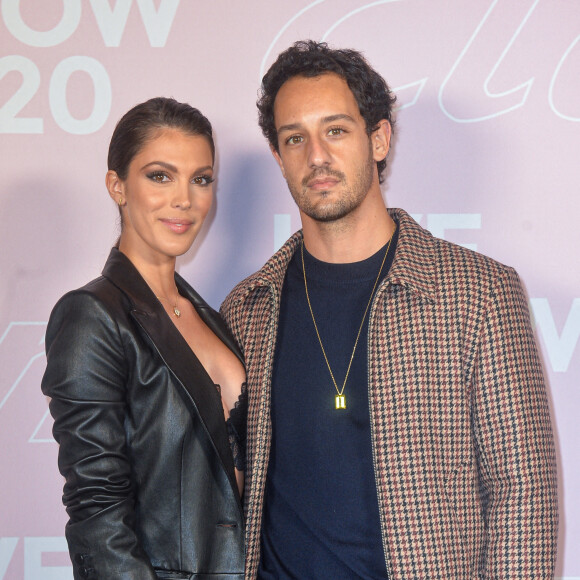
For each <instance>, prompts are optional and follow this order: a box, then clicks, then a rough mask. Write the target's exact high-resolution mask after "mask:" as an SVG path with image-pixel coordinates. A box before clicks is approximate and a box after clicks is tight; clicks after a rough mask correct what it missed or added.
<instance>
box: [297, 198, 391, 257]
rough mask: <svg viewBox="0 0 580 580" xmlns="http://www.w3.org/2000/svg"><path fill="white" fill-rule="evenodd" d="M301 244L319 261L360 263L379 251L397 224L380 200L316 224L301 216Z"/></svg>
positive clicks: (314, 221)
mask: <svg viewBox="0 0 580 580" xmlns="http://www.w3.org/2000/svg"><path fill="white" fill-rule="evenodd" d="M301 217H302V229H303V231H304V244H305V246H306V248H307V250H308V251H309V252H310V254H312V255H313V256H314V257H315V258H317V259H318V260H321V261H323V262H329V263H336V264H347V263H352V262H360V261H361V260H365V259H367V258H369V257H370V256H372V255H373V254H375V253H376V252H378V251H379V250H380V249H381V248H382V247H383V246H384V245H385V244H386V243H387V242H388V241H389V239H390V238H391V236H392V235H393V232H394V231H395V228H396V224H395V222H394V221H393V219H392V218H391V216H390V215H389V213H388V212H387V208H386V207H385V205H384V202H383V201H382V197H381V198H380V204H379V203H373V204H367V205H366V207H364V208H363V207H362V206H361V208H358V209H357V210H356V211H355V212H353V213H351V214H349V215H348V216H346V217H345V218H343V219H341V220H337V221H334V222H319V221H316V220H313V219H311V218H309V217H308V216H305V215H302V216H301Z"/></svg>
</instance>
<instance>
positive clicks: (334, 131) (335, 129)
mask: <svg viewBox="0 0 580 580" xmlns="http://www.w3.org/2000/svg"><path fill="white" fill-rule="evenodd" d="M343 133H344V129H342V128H341V127H332V128H331V129H329V131H328V134H329V135H334V136H338V135H342V134H343Z"/></svg>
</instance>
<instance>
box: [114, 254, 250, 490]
mask: <svg viewBox="0 0 580 580" xmlns="http://www.w3.org/2000/svg"><path fill="white" fill-rule="evenodd" d="M103 276H105V277H106V278H108V279H109V280H111V282H113V283H114V284H115V285H116V286H117V287H118V288H119V289H120V290H121V291H122V292H123V293H124V294H125V295H126V296H127V297H128V299H129V300H130V301H131V303H132V305H133V308H132V310H131V312H130V314H131V316H132V317H133V318H134V319H135V320H136V321H137V323H138V325H139V326H140V328H141V329H142V330H143V332H144V333H145V334H146V336H147V337H148V338H149V340H150V342H151V343H152V344H153V346H154V347H155V349H156V350H157V352H158V353H159V355H160V357H161V358H162V359H163V361H164V363H165V364H166V365H167V367H168V369H169V370H170V371H171V373H172V374H173V375H174V376H175V378H176V379H177V381H176V382H177V384H178V385H179V386H180V387H181V388H182V393H183V394H184V395H185V399H186V402H187V403H188V405H187V406H188V408H189V409H190V412H192V414H193V415H194V416H195V417H194V418H196V419H197V418H199V420H201V422H202V424H203V425H204V427H205V429H206V431H207V433H208V435H209V437H210V440H211V442H212V445H213V447H214V448H215V450H216V453H217V455H218V457H219V458H220V460H221V463H222V465H223V468H224V470H225V471H226V473H227V475H228V479H229V480H230V484H231V486H232V488H233V489H234V491H235V495H236V497H238V495H239V494H238V488H237V483H236V478H235V473H234V465H233V458H232V453H231V449H230V446H229V441H228V435H227V430H226V427H225V421H224V415H223V409H222V405H221V400H220V398H219V396H218V392H217V389H216V387H215V385H214V384H213V382H212V380H211V378H210V377H209V375H208V374H207V372H206V370H205V369H204V367H203V366H202V364H201V363H200V362H199V360H198V359H197V357H196V356H195V354H194V353H193V352H192V350H191V349H190V348H189V345H188V344H187V342H186V341H185V339H184V338H183V337H182V336H181V334H180V333H179V331H178V330H177V328H175V326H174V325H173V323H172V322H171V320H170V319H169V318H168V316H167V314H166V312H165V310H164V309H163V307H162V306H161V304H160V303H159V301H158V300H157V299H156V298H155V295H154V294H153V292H152V291H151V289H150V288H149V286H148V285H147V283H146V282H145V280H144V279H143V278H142V277H141V275H140V274H139V272H138V270H137V269H136V268H135V266H133V264H132V262H131V261H130V260H129V259H128V258H127V257H126V256H125V255H124V254H123V253H122V252H120V251H119V250H117V249H116V248H113V249H112V250H111V254H110V255H109V259H108V260H107V263H106V265H105V268H104V270H103ZM175 281H176V283H177V285H178V287H179V290H180V293H182V295H184V296H186V297H187V298H188V299H189V300H191V302H192V303H193V305H194V306H195V308H196V310H197V311H198V313H199V315H200V316H201V318H202V319H203V321H204V322H205V323H206V324H207V325H208V326H209V328H211V329H212V330H213V332H215V334H216V335H217V336H218V337H219V338H220V339H221V340H222V341H223V342H224V343H225V344H226V345H227V346H228V347H229V348H230V349H231V350H232V351H233V352H234V353H235V354H236V356H238V358H239V359H240V360H242V357H241V353H240V351H239V349H238V347H237V345H236V343H235V341H234V339H233V338H232V337H231V335H230V334H229V332H228V331H227V329H226V327H225V325H224V324H223V322H222V321H221V319H220V317H219V315H218V314H217V313H216V312H215V311H214V310H213V309H212V308H211V307H210V306H209V305H208V304H207V303H206V302H205V301H204V300H203V299H202V298H201V297H200V296H199V294H197V292H195V290H194V289H193V288H192V287H191V286H190V285H189V284H187V282H185V280H183V278H181V276H179V275H178V274H176V278H175ZM242 362H243V361H242Z"/></svg>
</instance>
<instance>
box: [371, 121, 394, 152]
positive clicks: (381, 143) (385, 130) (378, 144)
mask: <svg viewBox="0 0 580 580" xmlns="http://www.w3.org/2000/svg"><path fill="white" fill-rule="evenodd" d="M371 145H372V148H373V159H374V160H375V161H377V162H378V161H382V160H383V159H384V158H385V157H386V156H387V154H388V152H389V147H390V145H391V124H390V123H389V122H388V121H387V120H386V119H381V120H380V121H379V122H378V124H377V127H376V129H375V130H374V131H373V132H372V133H371Z"/></svg>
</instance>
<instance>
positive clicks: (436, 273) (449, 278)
mask: <svg viewBox="0 0 580 580" xmlns="http://www.w3.org/2000/svg"><path fill="white" fill-rule="evenodd" d="M396 219H397V221H398V222H399V224H400V226H401V236H400V241H399V244H400V247H397V251H398V252H400V253H399V256H398V258H399V260H398V264H397V270H398V271H399V272H400V273H401V275H402V277H403V278H410V279H412V280H413V281H414V282H416V283H417V284H418V285H421V284H424V285H427V286H430V285H433V286H432V287H433V288H438V289H439V291H441V290H443V288H444V287H448V288H449V287H453V288H456V289H461V288H464V289H466V290H467V289H468V288H471V289H475V288H479V289H480V290H481V291H484V292H486V291H488V290H490V289H491V287H493V286H495V285H497V284H498V283H502V281H505V282H507V283H508V284H511V283H514V282H515V283H519V279H518V276H517V273H516V272H515V270H514V269H513V268H512V267H511V266H507V265H505V264H502V263H501V262H499V261H498V260H495V259H494V258H491V257H489V256H487V255H485V254H482V253H480V252H478V251H475V250H473V249H470V248H466V247H464V246H460V245H458V244H455V243H453V242H449V241H447V240H443V239H441V238H436V237H435V236H433V235H432V234H431V233H430V232H429V231H428V230H426V229H424V228H422V227H421V226H420V225H419V224H418V223H417V222H416V221H415V220H413V218H412V217H411V216H410V215H409V214H407V213H405V212H404V211H402V210H396ZM395 260H397V257H396V258H395Z"/></svg>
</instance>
